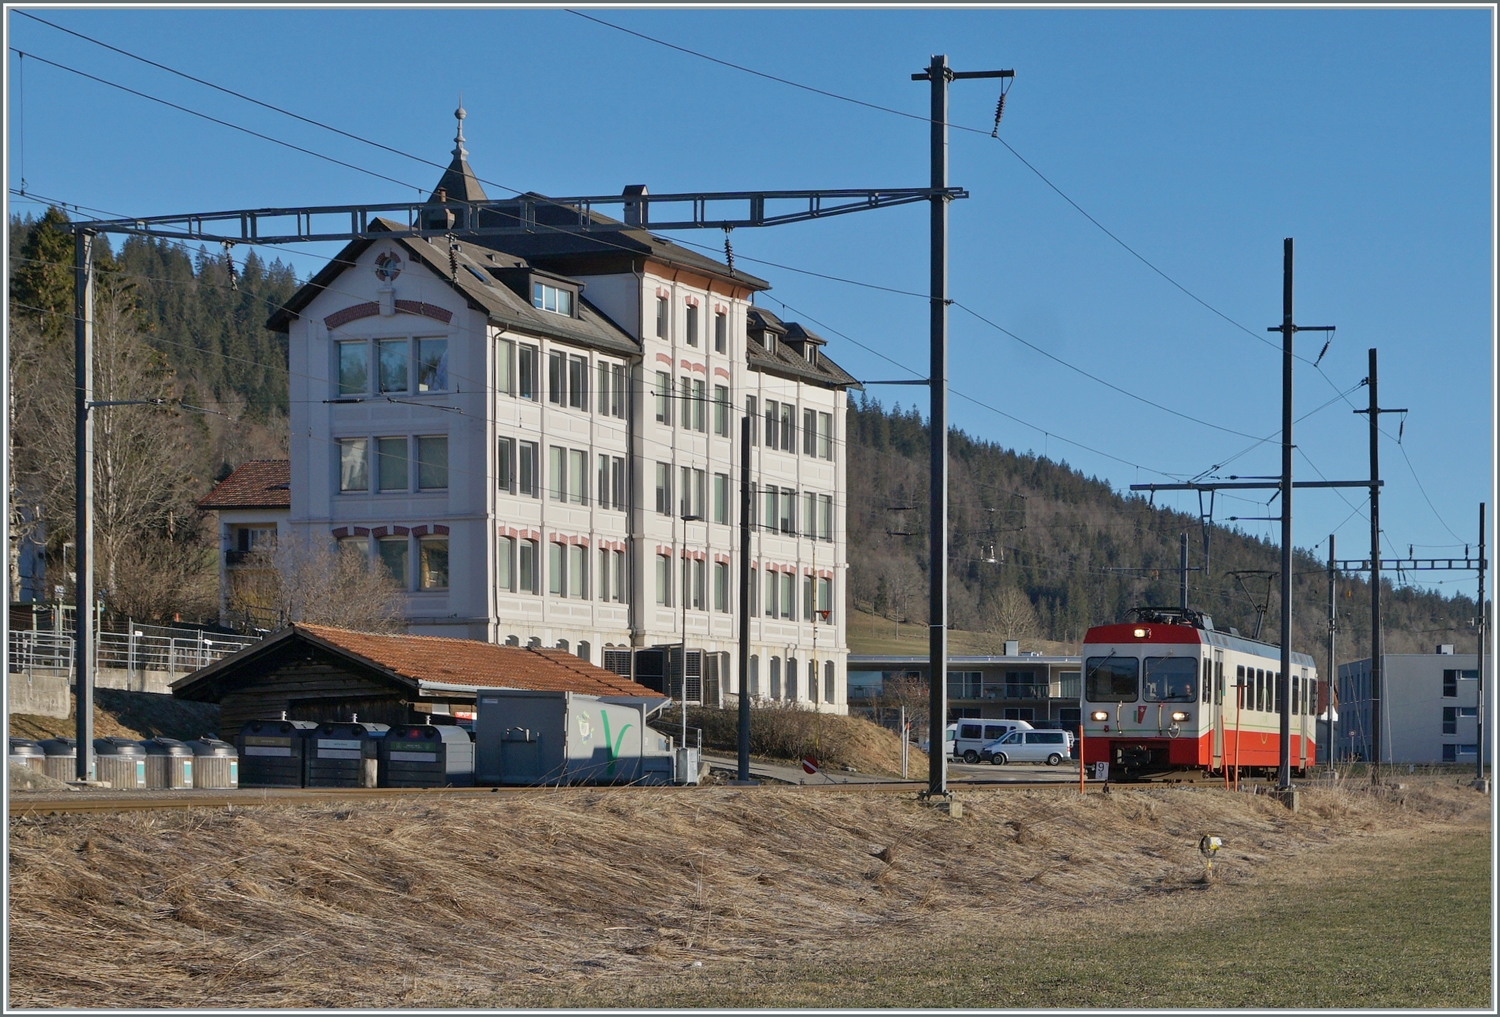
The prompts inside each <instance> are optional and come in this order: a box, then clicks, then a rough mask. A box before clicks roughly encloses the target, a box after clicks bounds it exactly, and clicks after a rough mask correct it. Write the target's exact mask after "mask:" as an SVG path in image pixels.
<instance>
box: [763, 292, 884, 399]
mask: <svg viewBox="0 0 1500 1017" xmlns="http://www.w3.org/2000/svg"><path fill="white" fill-rule="evenodd" d="M746 326H747V329H748V331H749V332H750V333H751V334H750V335H749V336H747V337H746V338H747V341H746V343H745V351H746V353H747V354H748V357H747V359H748V360H749V362H750V370H752V371H764V372H766V373H767V374H776V375H781V376H783V377H788V378H796V379H797V380H799V381H809V382H812V383H814V384H818V385H827V386H830V387H833V388H862V387H863V386H861V385H860V383H859V382H858V381H857V380H855V378H854V376H853V375H851V374H849V372H847V371H845V370H844V369H843V368H842V367H840V366H839V365H838V364H836V363H834V362H833V361H832V360H830V359H829V358H828V355H827V354H825V353H824V352H823V350H822V346H823V344H824V343H826V342H827V340H826V339H824V338H822V337H821V336H819V335H817V334H815V333H813V332H809V331H808V330H807V329H805V328H803V327H802V326H801V325H799V324H797V323H796V322H795V321H790V322H787V321H782V320H781V319H780V318H778V317H776V315H774V314H772V313H771V312H770V311H768V310H766V309H765V308H764V307H752V308H750V314H749V317H748V319H747V321H746ZM767 327H769V328H770V329H771V331H773V332H777V333H780V334H781V335H783V336H785V342H783V341H778V342H777V343H776V352H774V353H772V352H770V351H769V350H767V349H766V348H765V347H764V346H762V345H761V343H760V340H759V339H758V338H756V335H755V333H759V332H761V331H762V330H763V329H765V328H767ZM793 343H795V344H796V346H802V345H806V344H809V343H810V344H812V345H815V346H817V347H818V362H817V363H815V364H814V363H809V362H808V360H807V358H806V356H804V355H803V354H802V353H801V352H799V351H798V349H797V348H796V346H794V345H792V344H793Z"/></svg>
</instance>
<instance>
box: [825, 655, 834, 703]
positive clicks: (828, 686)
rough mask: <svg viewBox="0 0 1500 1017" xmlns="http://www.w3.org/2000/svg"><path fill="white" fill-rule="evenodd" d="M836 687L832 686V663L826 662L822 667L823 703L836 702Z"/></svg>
mask: <svg viewBox="0 0 1500 1017" xmlns="http://www.w3.org/2000/svg"><path fill="white" fill-rule="evenodd" d="M837 692H838V686H837V685H835V684H834V677H833V661H831V660H830V661H827V662H826V663H824V665H823V702H825V703H836V702H838V695H837Z"/></svg>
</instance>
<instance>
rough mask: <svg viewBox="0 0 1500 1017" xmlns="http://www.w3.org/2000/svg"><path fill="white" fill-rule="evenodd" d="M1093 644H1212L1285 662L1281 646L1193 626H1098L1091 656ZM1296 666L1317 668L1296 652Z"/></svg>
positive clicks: (1090, 638) (1092, 633) (1091, 635)
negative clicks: (1139, 634) (1142, 630)
mask: <svg viewBox="0 0 1500 1017" xmlns="http://www.w3.org/2000/svg"><path fill="white" fill-rule="evenodd" d="M1137 629H1144V630H1145V631H1146V634H1145V635H1144V636H1137V635H1136V634H1135V633H1136V630H1137ZM1090 643H1144V644H1146V645H1148V646H1149V645H1156V646H1160V645H1163V644H1173V645H1180V644H1183V643H1192V644H1197V645H1202V644H1205V643H1206V644H1208V645H1209V646H1217V647H1218V648H1220V649H1222V650H1234V651H1236V652H1239V653H1248V654H1251V655H1253V656H1256V657H1266V658H1268V659H1270V660H1274V661H1277V662H1278V663H1279V662H1280V661H1281V647H1280V646H1277V645H1275V644H1273V643H1263V642H1261V641H1260V640H1258V639H1249V638H1246V637H1245V636H1238V635H1232V634H1230V633H1228V632H1220V631H1218V630H1217V629H1212V628H1198V627H1196V626H1193V625H1180V624H1172V623H1166V624H1162V623H1159V622H1154V621H1142V622H1122V623H1118V624H1115V625H1095V626H1094V627H1093V628H1091V629H1089V630H1088V633H1087V634H1086V635H1085V636H1084V637H1083V645H1084V650H1083V653H1084V655H1085V656H1087V650H1088V645H1089V644H1090ZM1292 663H1293V664H1294V665H1297V666H1298V667H1316V666H1317V665H1316V664H1315V663H1314V662H1313V659H1312V657H1310V656H1309V655H1307V654H1305V653H1298V652H1297V651H1296V650H1293V651H1292Z"/></svg>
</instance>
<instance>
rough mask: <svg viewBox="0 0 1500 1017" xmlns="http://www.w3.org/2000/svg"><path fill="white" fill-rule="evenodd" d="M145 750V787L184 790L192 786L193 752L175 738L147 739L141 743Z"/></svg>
mask: <svg viewBox="0 0 1500 1017" xmlns="http://www.w3.org/2000/svg"><path fill="white" fill-rule="evenodd" d="M141 748H143V749H145V750H146V786H147V787H150V788H185V787H192V786H193V750H192V749H190V748H188V747H187V746H186V745H185V744H183V743H182V742H180V741H178V740H177V739H176V738H161V737H158V738H147V739H144V740H143V741H142V742H141Z"/></svg>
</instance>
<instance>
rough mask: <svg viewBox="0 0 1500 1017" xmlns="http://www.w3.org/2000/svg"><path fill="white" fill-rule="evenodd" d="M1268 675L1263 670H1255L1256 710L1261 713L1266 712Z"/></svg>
mask: <svg viewBox="0 0 1500 1017" xmlns="http://www.w3.org/2000/svg"><path fill="white" fill-rule="evenodd" d="M1266 674H1267V672H1266V671H1265V670H1264V669H1262V668H1256V669H1255V708H1256V709H1257V710H1259V711H1260V712H1261V713H1265V712H1266V700H1267V699H1268V698H1269V697H1268V696H1267V695H1266Z"/></svg>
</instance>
